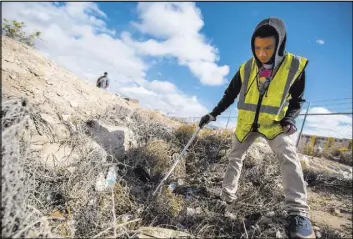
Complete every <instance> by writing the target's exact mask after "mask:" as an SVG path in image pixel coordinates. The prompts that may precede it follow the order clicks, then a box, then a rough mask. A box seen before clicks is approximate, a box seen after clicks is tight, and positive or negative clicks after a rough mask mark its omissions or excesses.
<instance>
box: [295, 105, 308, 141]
mask: <svg viewBox="0 0 353 239" xmlns="http://www.w3.org/2000/svg"><path fill="white" fill-rule="evenodd" d="M310 105H311V102H309V106H308V108H307V109H306V113H305V115H304V120H303V124H302V128H301V129H300V132H299V135H298V138H297V143H296V147H297V148H298V145H299V141H300V137H301V135H302V133H303V129H304V125H305V120H306V117H307V116H308V113H309V109H310Z"/></svg>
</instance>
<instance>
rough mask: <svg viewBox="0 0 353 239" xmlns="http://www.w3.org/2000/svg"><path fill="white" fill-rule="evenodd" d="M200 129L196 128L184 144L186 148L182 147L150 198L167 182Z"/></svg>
mask: <svg viewBox="0 0 353 239" xmlns="http://www.w3.org/2000/svg"><path fill="white" fill-rule="evenodd" d="M200 130H201V128H200V127H197V129H196V131H195V133H194V134H193V135H192V137H191V139H190V140H189V142H188V143H187V144H186V146H185V147H184V149H183V151H181V153H180V155H179V157H178V158H177V159H176V160H175V162H174V164H173V165H172V167H171V168H170V169H169V172H168V173H167V174H166V175H165V176H164V178H163V179H162V181H161V182H160V183H159V185H158V187H157V188H156V190H155V191H154V192H153V194H152V197H153V196H154V195H155V194H156V193H157V191H158V190H159V189H160V187H162V185H163V183H164V182H165V180H167V178H168V177H169V175H170V174H171V173H172V172H173V170H174V168H175V167H176V166H177V164H178V163H179V161H180V159H181V158H182V157H183V155H184V154H185V152H186V150H187V149H188V148H189V146H190V144H191V143H192V142H193V141H194V139H195V137H196V135H197V134H198V133H199V132H200Z"/></svg>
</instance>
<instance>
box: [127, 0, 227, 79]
mask: <svg viewBox="0 0 353 239" xmlns="http://www.w3.org/2000/svg"><path fill="white" fill-rule="evenodd" d="M137 9H138V15H139V19H140V21H139V22H133V25H134V26H135V27H136V28H137V29H138V30H140V31H141V32H142V33H145V34H149V35H151V36H152V37H155V38H157V39H149V40H147V41H134V40H132V39H131V36H130V35H129V34H128V33H125V34H124V36H123V39H124V40H125V41H126V42H127V43H128V44H129V45H131V46H133V47H135V48H137V49H138V50H139V52H140V53H142V54H146V55H151V56H159V57H170V56H172V57H176V58H177V59H178V63H179V64H180V65H185V66H187V67H189V69H190V70H191V72H192V73H193V74H194V75H195V76H196V77H197V78H199V80H200V82H201V83H203V84H205V85H221V84H224V83H225V82H226V80H225V76H226V75H227V74H228V72H229V67H228V66H227V65H224V66H218V65H217V64H216V62H217V61H218V60H219V55H218V49H217V48H215V47H214V46H212V45H210V44H209V43H207V42H206V39H205V36H204V35H202V34H201V33H200V30H201V28H202V27H203V25H204V22H203V20H202V16H201V12H200V10H199V9H198V8H197V7H196V6H195V4H194V3H190V2H177V3H171V2H163V3H161V2H158V3H157V2H155V3H139V4H138V7H137Z"/></svg>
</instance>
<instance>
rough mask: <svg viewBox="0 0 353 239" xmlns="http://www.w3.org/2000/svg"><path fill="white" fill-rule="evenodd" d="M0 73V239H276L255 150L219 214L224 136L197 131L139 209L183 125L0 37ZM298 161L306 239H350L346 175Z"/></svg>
mask: <svg viewBox="0 0 353 239" xmlns="http://www.w3.org/2000/svg"><path fill="white" fill-rule="evenodd" d="M1 70H2V93H3V94H2V205H3V206H2V207H3V217H2V225H3V227H2V236H3V237H17V236H23V237H55V238H57V237H90V238H91V237H92V238H97V237H113V236H114V237H119V238H121V237H126V238H130V237H133V238H134V237H135V238H136V237H139V238H146V237H150V238H151V237H152V238H156V237H157V238H158V237H159V238H161V237H163V238H165V237H180V236H196V237H217V236H221V237H243V238H249V237H257V238H258V237H277V238H286V237H287V233H286V230H285V226H286V223H285V221H286V220H285V219H286V213H285V211H284V205H283V192H282V187H281V179H280V173H279V169H278V161H277V159H276V157H275V156H274V155H273V153H272V152H271V150H270V148H269V147H268V145H267V144H264V143H262V142H260V141H259V142H257V143H255V144H254V145H253V146H252V147H251V148H250V149H249V150H248V152H247V155H246V159H245V163H244V170H243V174H242V176H241V179H240V181H241V186H240V188H239V191H238V196H239V198H238V200H237V201H236V203H234V204H233V205H231V206H229V207H227V208H224V207H223V206H222V205H219V203H218V201H217V200H216V199H215V195H216V193H217V191H218V190H219V189H220V186H221V181H222V177H223V173H224V170H225V168H226V165H227V157H226V155H227V152H228V149H229V148H230V146H231V134H232V132H229V131H227V130H217V131H214V130H208V129H204V130H202V131H201V133H200V134H199V135H198V137H197V140H196V141H195V142H194V143H193V144H192V145H191V147H190V149H189V150H188V154H187V156H186V157H185V158H183V159H182V160H181V162H180V163H179V164H178V166H177V168H176V169H175V171H174V172H173V174H172V175H171V177H170V179H169V180H168V181H167V182H166V186H165V187H164V188H163V190H162V191H161V192H160V194H159V195H158V196H157V197H156V198H151V192H152V191H153V190H154V189H155V187H156V186H157V184H158V183H159V182H160V180H161V178H162V176H163V174H164V173H165V172H166V171H167V170H168V169H169V167H170V166H171V165H172V163H173V159H175V158H176V157H177V156H178V153H180V152H181V150H182V148H183V147H184V145H185V144H186V143H187V141H188V140H189V138H190V137H191V135H192V133H193V132H194V130H195V125H188V124H182V123H180V122H177V121H175V120H172V119H169V118H167V117H164V116H163V115H162V114H161V113H159V112H158V111H153V110H147V109H143V108H141V107H140V106H139V105H138V104H135V103H132V102H131V101H126V100H125V99H122V98H120V97H119V96H117V95H112V94H110V93H108V92H106V91H104V90H101V89H98V88H96V87H95V86H94V85H93V84H91V83H89V82H86V81H84V80H82V79H79V78H78V77H76V76H75V75H73V74H72V73H70V72H68V71H66V70H64V69H63V68H61V67H59V66H58V65H56V64H55V63H53V62H51V61H50V60H48V59H46V58H45V57H43V56H42V55H41V54H40V53H38V52H37V51H35V50H33V49H31V48H29V47H27V46H25V45H23V44H19V43H17V42H15V41H13V40H11V39H9V38H6V37H3V38H2V69H1ZM300 157H301V159H302V164H303V169H304V174H305V179H306V181H307V183H308V190H309V201H310V205H311V209H312V212H311V215H312V220H313V223H314V225H315V230H316V234H317V237H318V238H319V237H321V238H332V237H347V236H351V235H352V226H351V220H352V216H351V213H352V205H351V200H352V195H351V190H352V181H351V178H349V177H351V175H352V174H351V172H352V168H351V167H348V166H346V165H341V164H338V163H336V162H331V161H329V160H326V159H323V158H320V159H319V158H308V157H305V156H304V155H301V156H300ZM325 165H327V168H330V170H326V167H325ZM343 171H344V174H341V173H340V172H343ZM332 172H333V173H332ZM347 175H348V176H347Z"/></svg>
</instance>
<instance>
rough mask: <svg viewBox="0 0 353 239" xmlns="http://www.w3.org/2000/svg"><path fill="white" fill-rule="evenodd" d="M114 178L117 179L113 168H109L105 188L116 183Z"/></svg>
mask: <svg viewBox="0 0 353 239" xmlns="http://www.w3.org/2000/svg"><path fill="white" fill-rule="evenodd" d="M116 178H117V175H116V169H115V167H110V168H109V171H108V175H107V178H106V181H105V182H106V183H105V186H106V188H107V187H110V186H112V185H114V184H115V182H116Z"/></svg>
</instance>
